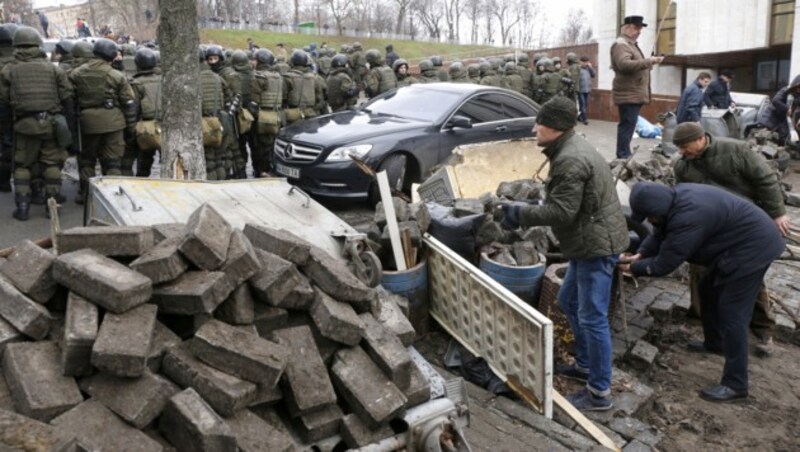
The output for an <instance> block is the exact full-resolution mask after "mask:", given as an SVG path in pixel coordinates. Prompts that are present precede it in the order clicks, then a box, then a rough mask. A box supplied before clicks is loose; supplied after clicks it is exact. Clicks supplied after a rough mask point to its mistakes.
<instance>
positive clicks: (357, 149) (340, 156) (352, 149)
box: [325, 144, 372, 162]
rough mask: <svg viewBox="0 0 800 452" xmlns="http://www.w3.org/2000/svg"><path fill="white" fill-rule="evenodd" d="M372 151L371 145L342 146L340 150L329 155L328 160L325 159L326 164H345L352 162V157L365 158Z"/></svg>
mask: <svg viewBox="0 0 800 452" xmlns="http://www.w3.org/2000/svg"><path fill="white" fill-rule="evenodd" d="M371 149H372V145H371V144H358V145H355V146H342V147H340V148H336V149H334V150H333V152H331V153H330V154H329V155H328V158H326V159H325V161H326V162H344V161H347V160H350V156H351V155H352V156H353V157H358V158H364V156H365V155H367V152H369V151H370V150H371Z"/></svg>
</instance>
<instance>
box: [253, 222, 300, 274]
mask: <svg viewBox="0 0 800 452" xmlns="http://www.w3.org/2000/svg"><path fill="white" fill-rule="evenodd" d="M244 235H245V236H246V237H247V238H248V239H250V243H252V244H253V246H254V247H256V248H260V249H262V250H264V251H267V252H269V253H272V254H276V255H278V256H280V257H281V258H283V259H286V260H288V261H289V262H292V263H293V264H295V265H304V264H305V263H306V262H307V261H308V258H309V252H310V250H311V244H309V243H308V242H307V241H305V240H303V239H302V238H300V237H298V236H296V235H294V234H292V233H291V232H289V231H287V230H285V229H272V228H268V227H266V226H261V225H256V224H251V223H248V224H247V225H245V227H244Z"/></svg>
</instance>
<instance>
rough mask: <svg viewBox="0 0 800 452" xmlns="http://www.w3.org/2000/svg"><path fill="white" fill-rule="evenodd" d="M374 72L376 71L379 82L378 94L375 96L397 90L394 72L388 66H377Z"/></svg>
mask: <svg viewBox="0 0 800 452" xmlns="http://www.w3.org/2000/svg"><path fill="white" fill-rule="evenodd" d="M376 70H377V71H378V76H379V77H380V82H379V83H378V92H377V93H375V94H381V93H385V92H386V91H389V90H390V89H393V88H397V77H395V75H394V71H393V70H391V69H390V68H389V66H378V67H377V68H376Z"/></svg>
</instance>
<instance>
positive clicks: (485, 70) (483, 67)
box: [478, 61, 492, 77]
mask: <svg viewBox="0 0 800 452" xmlns="http://www.w3.org/2000/svg"><path fill="white" fill-rule="evenodd" d="M478 68H479V69H480V74H481V77H483V76H484V75H487V74H488V73H489V71H491V70H492V65H491V64H489V62H488V61H484V62H483V63H481V64H480V65H479V66H478Z"/></svg>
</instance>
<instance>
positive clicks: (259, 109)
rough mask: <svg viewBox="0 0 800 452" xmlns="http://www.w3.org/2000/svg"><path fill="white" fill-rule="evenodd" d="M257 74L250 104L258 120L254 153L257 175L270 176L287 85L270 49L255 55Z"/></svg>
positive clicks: (259, 51) (254, 168)
mask: <svg viewBox="0 0 800 452" xmlns="http://www.w3.org/2000/svg"><path fill="white" fill-rule="evenodd" d="M255 58H256V72H255V74H254V75H255V77H254V78H253V85H252V89H251V93H250V95H251V101H250V104H248V106H249V108H250V109H251V111H252V112H253V116H255V118H256V125H255V135H254V136H255V150H251V154H250V155H251V157H252V159H253V174H255V175H256V177H266V176H268V175H269V173H270V171H272V148H273V146H274V144H275V136H277V135H278V132H279V131H280V128H281V125H282V122H283V121H282V119H281V117H282V111H281V106H282V105H283V99H284V98H285V97H286V89H287V86H286V85H285V84H284V83H283V77H281V74H280V73H279V72H278V71H277V70H276V69H275V66H274V64H275V56H274V55H273V54H272V52H270V51H269V50H267V49H259V50H257V51H256V53H255Z"/></svg>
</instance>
